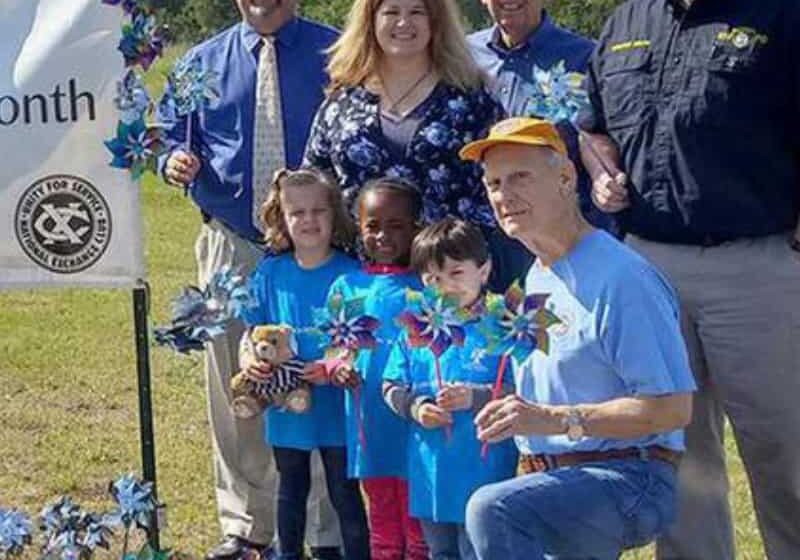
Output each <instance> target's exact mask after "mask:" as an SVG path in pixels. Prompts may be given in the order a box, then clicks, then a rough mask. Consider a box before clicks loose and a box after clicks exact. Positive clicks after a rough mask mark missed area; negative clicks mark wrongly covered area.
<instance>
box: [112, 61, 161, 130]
mask: <svg viewBox="0 0 800 560" xmlns="http://www.w3.org/2000/svg"><path fill="white" fill-rule="evenodd" d="M114 107H116V108H117V111H119V114H120V121H122V122H123V123H125V124H126V125H132V124H133V123H135V122H136V121H139V120H143V119H144V116H145V115H146V114H147V113H148V112H149V111H150V109H151V107H152V101H151V100H150V94H149V93H147V88H146V87H145V85H144V82H143V81H142V77H141V76H139V75H138V74H137V73H136V72H134V71H133V70H128V71H127V72H126V73H125V76H124V77H123V78H122V80H121V81H119V82H117V96H116V97H115V98H114Z"/></svg>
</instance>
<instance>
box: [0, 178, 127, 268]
mask: <svg viewBox="0 0 800 560" xmlns="http://www.w3.org/2000/svg"><path fill="white" fill-rule="evenodd" d="M14 216H15V219H14V221H15V230H16V234H17V241H19V244H20V246H21V247H22V249H23V251H25V254H27V255H28V257H30V258H31V260H33V261H34V262H35V263H36V264H38V265H39V266H41V267H42V268H45V269H47V270H50V271H52V272H56V273H59V274H74V273H76V272H80V271H82V270H86V269H87V268H89V267H90V266H92V265H93V264H94V263H96V262H97V261H98V259H100V257H102V256H103V253H105V251H106V249H107V248H108V243H109V241H110V240H111V213H110V212H109V210H108V204H107V203H106V201H105V199H103V197H102V196H101V195H100V193H99V192H98V191H97V189H96V188H95V187H94V186H92V185H91V183H89V182H88V181H86V180H85V179H81V178H79V177H74V176H72V175H51V176H49V177H44V178H43V179H39V180H38V181H36V182H35V183H33V184H32V185H31V186H30V187H28V189H27V190H26V191H25V192H24V193H23V195H22V197H21V198H20V200H19V203H18V204H17V211H16V213H15V214H14Z"/></svg>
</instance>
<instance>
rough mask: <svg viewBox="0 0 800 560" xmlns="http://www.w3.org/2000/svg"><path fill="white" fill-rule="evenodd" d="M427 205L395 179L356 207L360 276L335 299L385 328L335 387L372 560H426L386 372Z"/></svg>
mask: <svg viewBox="0 0 800 560" xmlns="http://www.w3.org/2000/svg"><path fill="white" fill-rule="evenodd" d="M421 208H422V200H421V197H420V194H419V191H418V190H417V187H415V186H414V185H411V184H409V183H406V182H403V181H399V180H397V179H389V178H383V179H376V180H373V181H370V182H368V183H367V184H366V185H365V186H364V187H363V188H362V190H361V192H360V193H359V196H358V199H357V201H356V210H357V212H358V228H359V233H360V236H361V244H362V249H363V253H364V257H365V262H364V263H363V265H362V267H361V269H360V270H357V271H354V272H350V273H348V274H346V275H344V276H342V277H340V278H339V279H338V280H337V281H336V282H335V283H334V284H333V286H332V288H331V294H341V295H342V296H344V298H345V299H353V298H363V299H364V305H365V313H366V314H367V315H370V316H372V317H375V318H377V319H379V320H380V328H379V329H378V331H377V333H376V337H377V339H378V344H377V347H376V348H374V349H372V350H362V351H361V352H359V353H358V356H357V357H356V359H355V361H354V362H353V363H352V364H350V365H349V366H345V367H340V368H338V369H337V370H335V372H334V374H333V381H334V382H335V383H337V384H339V385H342V386H345V387H347V388H348V390H347V391H346V397H345V404H346V411H347V467H348V474H349V475H350V477H352V478H357V479H360V480H361V483H362V487H363V488H364V491H365V492H366V494H367V497H368V502H369V507H368V517H369V524H370V549H371V552H372V558H373V560H427V558H428V550H427V547H426V546H425V540H424V538H423V536H422V529H421V527H420V524H419V521H417V520H416V519H412V518H410V517H409V514H408V486H407V483H406V480H405V479H406V470H407V469H406V461H407V458H406V441H407V440H408V425H407V423H406V422H404V421H403V419H401V418H398V417H397V416H396V415H394V414H393V413H392V411H391V410H389V408H388V407H387V406H386V404H385V403H384V402H383V397H382V394H381V386H382V383H383V369H384V366H385V365H386V360H387V358H388V357H389V351H390V350H391V344H392V342H394V340H395V339H396V338H397V336H398V335H399V327H398V326H397V324H396V323H395V320H396V318H397V316H398V315H399V314H400V313H401V312H402V311H403V309H404V308H405V300H406V290H407V289H409V288H411V289H420V288H421V286H422V283H421V282H420V280H419V276H418V275H417V274H416V273H415V272H413V271H412V270H411V269H410V268H409V256H410V253H411V242H412V240H413V239H414V235H415V234H416V233H417V231H418V227H417V220H418V219H419V216H420V213H421Z"/></svg>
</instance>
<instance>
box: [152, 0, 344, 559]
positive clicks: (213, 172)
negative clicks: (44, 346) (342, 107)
mask: <svg viewBox="0 0 800 560" xmlns="http://www.w3.org/2000/svg"><path fill="white" fill-rule="evenodd" d="M296 4H297V1H296V0H237V5H238V8H239V11H240V12H241V15H242V21H241V22H240V23H238V24H237V25H234V26H233V27H231V28H229V29H227V30H225V31H223V32H221V33H219V34H218V35H216V36H214V37H212V38H211V39H209V40H207V41H205V42H203V43H201V44H200V45H197V46H195V47H193V48H192V49H191V50H190V51H189V52H188V53H187V55H186V57H187V58H190V57H197V58H199V60H200V61H201V63H202V66H203V68H204V69H206V70H209V71H212V72H215V73H216V75H217V76H218V86H219V92H220V94H221V98H220V100H219V101H218V102H215V103H212V104H211V106H210V107H207V108H204V109H202V110H200V111H198V112H196V113H194V114H192V115H191V119H192V127H191V143H190V144H191V147H190V148H188V149H187V148H186V147H185V144H184V143H185V140H186V130H187V127H186V120H185V118H179V117H177V116H176V115H175V114H173V113H172V112H171V111H170V110H169V109H170V107H169V104H168V103H165V102H162V104H161V105H160V106H159V122H161V123H163V124H164V125H165V126H166V129H167V138H168V141H169V145H170V147H171V150H170V151H169V153H168V154H167V155H166V156H164V157H163V158H162V159H161V161H160V171H161V173H162V175H163V176H164V178H165V179H166V180H167V181H168V182H170V183H172V184H174V185H180V186H184V187H186V188H187V189H188V193H189V194H190V195H191V198H192V200H193V201H194V203H195V204H196V205H197V207H198V208H199V210H200V214H201V215H202V217H203V226H202V229H201V232H200V236H199V238H198V239H197V243H196V246H195V252H196V256H197V266H198V277H199V282H200V284H201V285H205V284H206V283H207V282H208V280H209V278H210V277H211V276H212V275H213V274H214V272H216V271H218V270H220V269H221V268H222V267H225V266H229V267H232V268H234V269H238V270H240V271H241V272H242V273H244V274H248V273H250V272H251V271H252V270H253V268H254V267H255V265H256V264H257V262H258V261H259V260H260V259H261V258H262V257H263V254H264V252H263V248H262V244H261V237H262V234H261V231H260V229H259V224H258V223H257V222H256V220H255V216H257V212H258V208H259V206H260V204H261V202H262V201H263V200H264V199H265V198H266V194H267V189H268V188H269V183H270V182H271V178H272V175H273V173H274V172H275V171H276V170H277V168H279V167H284V166H289V167H296V166H298V165H299V164H300V161H301V159H302V155H303V151H304V149H305V144H306V139H307V136H308V132H309V128H310V125H311V119H312V118H313V116H314V114H315V112H316V110H317V107H318V105H319V104H320V102H321V101H322V98H323V88H324V86H325V84H326V82H327V78H326V76H325V71H324V67H325V57H324V55H323V51H324V49H326V48H327V47H328V46H330V45H331V43H332V42H333V41H334V40H335V38H336V32H335V31H334V30H332V29H330V28H328V27H325V26H322V25H319V24H316V23H313V22H310V21H307V20H304V19H301V18H298V17H296V15H295V11H296ZM165 99H167V98H166V97H165ZM242 333H243V325H241V324H233V325H231V326H230V328H229V329H228V330H227V332H226V333H225V335H223V336H220V337H217V338H216V339H214V340H213V341H212V342H210V343H209V344H207V345H206V364H205V365H206V373H207V377H208V381H207V387H208V409H209V419H210V423H211V429H212V443H213V453H214V474H215V479H216V496H217V505H218V513H219V519H220V524H221V526H222V531H223V534H224V535H225V540H224V541H223V542H222V544H221V545H219V546H218V547H216V548H215V549H214V550H212V551H211V552H210V553H209V555H208V557H209V558H211V559H222V558H235V557H237V556H240V555H242V554H243V553H245V552H246V551H247V550H248V549H249V548H253V547H255V548H261V547H262V546H266V545H267V544H268V543H270V541H271V540H272V537H273V533H274V516H275V514H274V507H275V477H276V471H275V467H274V464H273V459H272V454H271V451H270V450H269V449H268V448H267V447H266V446H265V444H264V438H263V433H264V431H263V430H264V428H263V424H262V419H261V418H260V417H257V418H255V419H252V420H241V419H237V418H236V417H234V415H233V413H232V410H231V407H230V403H229V393H230V391H229V388H228V385H229V381H230V378H231V375H232V373H233V372H235V371H237V370H238V369H239V362H238V343H239V339H240V338H241V336H242ZM315 463H317V465H315V468H314V469H313V472H314V473H315V474H314V479H315V483H314V486H313V490H312V499H311V500H309V503H310V510H311V511H310V515H309V517H308V520H309V523H308V535H307V538H308V541H309V544H311V545H312V552H314V557H315V558H317V557H319V558H338V557H339V556H338V550H337V548H336V547H337V546H338V544H339V542H340V537H339V531H338V523H337V521H336V516H335V514H334V512H333V509H332V507H331V506H330V504H329V503H328V502H327V498H323V497H322V496H324V484H323V483H322V480H323V479H322V470H321V468H320V467H319V465H318V463H319V461H316V462H315ZM313 464H314V463H312V465H313Z"/></svg>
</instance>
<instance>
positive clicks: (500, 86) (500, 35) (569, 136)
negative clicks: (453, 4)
mask: <svg viewBox="0 0 800 560" xmlns="http://www.w3.org/2000/svg"><path fill="white" fill-rule="evenodd" d="M481 1H482V2H483V4H484V5H485V6H486V8H487V9H488V11H489V14H490V15H491V16H492V20H493V21H494V25H493V26H491V27H489V28H487V29H484V30H482V31H478V32H477V33H473V34H472V35H470V36H469V38H468V41H469V46H470V49H471V51H472V55H473V57H474V58H475V62H476V63H477V64H478V66H480V67H481V69H483V71H484V72H486V75H487V87H488V89H489V91H490V92H491V93H492V95H493V96H494V97H495V99H497V101H498V102H499V103H500V104H502V106H503V108H504V109H505V112H506V114H507V115H508V116H510V117H521V116H535V115H532V114H531V107H530V100H531V96H532V94H533V91H534V72H533V70H534V67H539V68H541V69H544V70H547V69H550V68H552V67H553V66H555V65H556V64H558V63H560V62H563V63H564V68H565V70H566V71H567V72H578V73H580V74H584V73H585V72H586V69H587V67H588V64H589V58H590V57H591V54H592V51H593V50H594V42H592V41H591V40H589V39H587V38H585V37H582V36H580V35H578V34H576V33H573V32H571V31H569V30H567V29H564V28H562V27H559V26H558V25H556V23H555V22H554V21H553V19H552V18H551V17H550V15H549V14H548V13H547V11H546V10H544V9H543V5H544V1H543V0H519V1H517V2H509V1H507V0H481ZM559 131H560V132H561V133H562V136H563V137H564V139H565V141H566V143H567V149H568V150H569V155H570V159H571V160H572V162H573V163H574V164H575V166H576V168H577V169H578V172H579V174H578V196H579V198H578V199H579V203H580V207H581V211H582V212H583V214H584V215H585V216H586V218H587V219H588V220H589V222H590V223H591V224H592V225H595V226H597V227H601V228H603V229H606V230H608V231H610V232H612V233H614V234H615V235H616V234H617V232H618V228H617V226H616V224H615V223H614V219H613V217H612V216H611V215H610V214H606V213H604V212H602V211H600V210H599V209H598V208H597V207H596V206H594V204H593V203H592V199H591V196H590V190H591V184H590V181H589V177H588V175H587V174H586V173H585V172H584V171H583V166H582V164H581V162H580V155H579V150H578V141H577V134H576V133H575V130H574V128H573V127H572V126H571V125H570V124H568V123H561V124H560V125H559ZM511 246H512V247H513V248H514V249H515V254H514V258H506V259H504V262H500V263H497V262H496V263H495V268H501V267H505V268H508V267H509V266H510V267H513V268H514V271H513V274H511V275H510V276H513V277H520V276H522V275H523V274H524V272H525V271H526V270H527V268H528V267H529V266H530V264H531V262H533V257H532V255H530V253H529V252H528V251H527V250H525V249H524V248H523V247H522V245H521V244H519V243H518V242H512V244H511ZM502 256H503V257H506V256H507V255H505V254H503V255H502ZM507 276H508V275H507Z"/></svg>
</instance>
